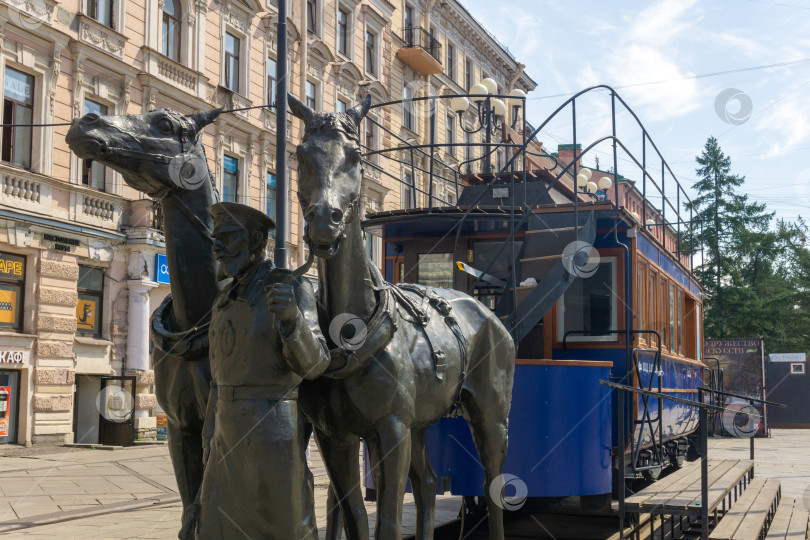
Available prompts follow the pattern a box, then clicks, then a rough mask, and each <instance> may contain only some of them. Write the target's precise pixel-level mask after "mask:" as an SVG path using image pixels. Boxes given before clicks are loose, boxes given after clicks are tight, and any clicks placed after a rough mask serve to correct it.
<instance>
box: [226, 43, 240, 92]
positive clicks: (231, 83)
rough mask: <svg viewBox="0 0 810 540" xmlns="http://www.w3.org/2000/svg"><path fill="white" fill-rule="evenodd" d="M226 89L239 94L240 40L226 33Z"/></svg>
mask: <svg viewBox="0 0 810 540" xmlns="http://www.w3.org/2000/svg"><path fill="white" fill-rule="evenodd" d="M225 88H227V89H228V90H232V91H234V92H239V38H238V37H236V36H234V35H233V34H231V33H229V32H225Z"/></svg>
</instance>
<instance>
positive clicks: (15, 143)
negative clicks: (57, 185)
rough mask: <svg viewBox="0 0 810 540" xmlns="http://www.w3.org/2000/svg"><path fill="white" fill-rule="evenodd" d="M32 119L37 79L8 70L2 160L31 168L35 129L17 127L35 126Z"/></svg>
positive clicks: (5, 85) (4, 97)
mask: <svg viewBox="0 0 810 540" xmlns="http://www.w3.org/2000/svg"><path fill="white" fill-rule="evenodd" d="M33 120H34V77H32V76H31V75H28V74H27V73H22V72H21V71H17V70H16V69H12V68H10V67H7V68H6V76H5V79H4V83H3V124H4V126H3V142H2V154H0V155H1V156H2V158H1V159H2V160H3V161H5V162H7V163H11V164H13V165H17V166H19V167H23V168H25V169H30V168H31V133H32V128H30V127H14V126H16V125H24V124H32V123H33ZM9 124H12V125H9Z"/></svg>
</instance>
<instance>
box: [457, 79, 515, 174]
mask: <svg viewBox="0 0 810 540" xmlns="http://www.w3.org/2000/svg"><path fill="white" fill-rule="evenodd" d="M497 91H498V83H496V82H495V81H494V80H493V79H490V78H489V77H487V78H486V79H484V80H483V81H481V82H480V83H478V84H475V85H473V86H472V88H470V89H469V93H470V94H469V96H470V97H469V98H468V97H465V96H456V97H454V98H453V99H452V100H450V108H451V109H453V110H454V111H455V112H456V113H457V114H458V123H459V126H461V129H462V130H463V131H464V132H465V133H470V134H475V133H478V132H480V131H483V132H484V134H485V135H486V144H487V149H486V158H485V161H484V170H485V171H486V172H492V149H491V143H492V136H493V135H495V134H496V133H498V131H501V130H502V129H503V127H504V125H505V123H506V120H505V118H506V103H504V102H503V100H501V99H497V98H492V97H491V94H494V93H496V92H497ZM510 95H511V94H510ZM524 95H525V94H524ZM516 97H517V96H516ZM470 101H472V102H473V103H474V104H475V106H476V108H477V118H476V122H474V123H473V126H472V127H471V128H469V129H468V128H467V126H465V125H464V120H463V115H464V113H465V112H466V111H467V110H468V109H469V108H470Z"/></svg>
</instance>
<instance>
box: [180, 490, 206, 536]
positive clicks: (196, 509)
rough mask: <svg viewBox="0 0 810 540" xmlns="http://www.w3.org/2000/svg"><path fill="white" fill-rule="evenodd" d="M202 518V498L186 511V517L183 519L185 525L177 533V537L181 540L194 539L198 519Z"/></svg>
mask: <svg viewBox="0 0 810 540" xmlns="http://www.w3.org/2000/svg"><path fill="white" fill-rule="evenodd" d="M199 519H200V498H199V496H198V497H197V500H196V501H194V502H193V503H192V504H190V505H189V507H188V510H187V511H186V517H185V519H184V520H183V527H182V528H181V529H180V532H179V533H177V538H179V539H180V540H193V538H194V529H196V528H197V520H199Z"/></svg>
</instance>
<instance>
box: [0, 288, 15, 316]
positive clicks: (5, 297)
mask: <svg viewBox="0 0 810 540" xmlns="http://www.w3.org/2000/svg"><path fill="white" fill-rule="evenodd" d="M0 323H7V324H16V323H17V291H9V290H6V289H0Z"/></svg>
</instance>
